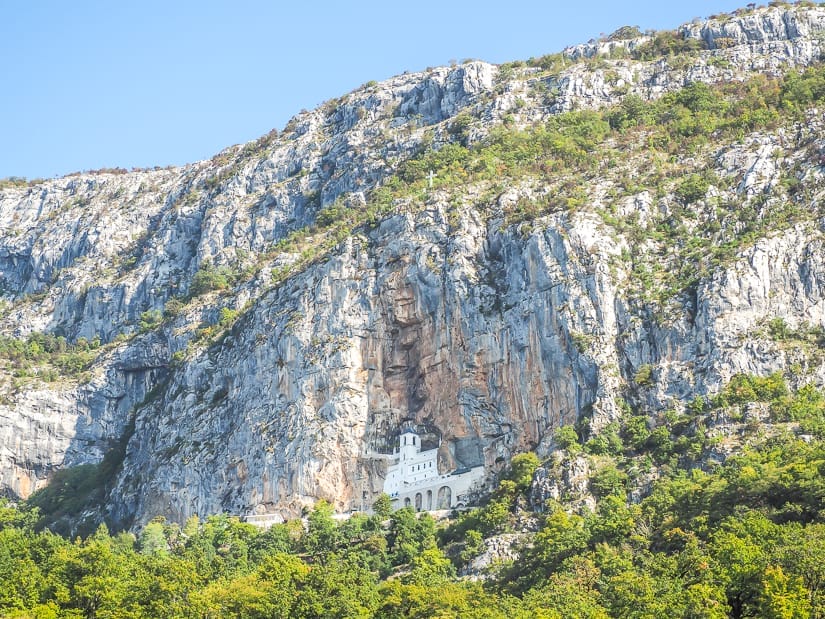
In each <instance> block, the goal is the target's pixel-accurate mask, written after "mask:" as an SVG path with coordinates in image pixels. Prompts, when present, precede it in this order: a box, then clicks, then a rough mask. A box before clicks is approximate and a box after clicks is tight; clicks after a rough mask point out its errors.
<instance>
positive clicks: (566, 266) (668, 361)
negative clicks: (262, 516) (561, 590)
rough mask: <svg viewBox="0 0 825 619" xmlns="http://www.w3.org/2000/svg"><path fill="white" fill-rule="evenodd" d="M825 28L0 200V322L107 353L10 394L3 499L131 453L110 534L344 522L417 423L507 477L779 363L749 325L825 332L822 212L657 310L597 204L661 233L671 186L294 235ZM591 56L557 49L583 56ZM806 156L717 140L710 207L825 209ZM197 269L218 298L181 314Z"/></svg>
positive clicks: (721, 30) (808, 47) (765, 33)
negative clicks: (638, 411) (70, 469)
mask: <svg viewBox="0 0 825 619" xmlns="http://www.w3.org/2000/svg"><path fill="white" fill-rule="evenodd" d="M823 25H825V10H822V9H819V8H812V9H795V10H784V9H779V8H774V9H760V10H757V11H755V12H753V13H750V14H745V15H742V16H738V17H734V18H731V19H730V20H729V21H727V22H726V23H721V22H720V21H719V20H717V21H711V22H708V23H707V24H693V25H688V26H685V27H684V28H683V30H682V32H683V33H684V36H688V37H693V38H696V39H701V40H703V41H705V42H706V44H707V46H708V47H710V48H711V49H709V50H707V51H702V52H697V53H696V54H694V55H692V56H690V62H688V63H687V64H686V65H685V66H679V67H675V66H673V67H672V66H669V64H668V61H667V60H654V61H636V60H632V59H629V58H627V57H616V58H604V59H603V62H604V63H606V64H607V66H606V67H605V66H591V65H592V64H593V63H589V62H575V63H574V64H571V65H568V66H566V67H564V68H562V69H560V70H559V71H558V72H557V73H555V74H553V75H550V74H547V73H542V72H541V70H539V69H536V68H526V69H524V70H523V71H522V72H515V73H513V74H510V75H506V74H505V75H502V71H501V70H500V69H499V68H498V67H495V66H493V65H489V64H486V63H483V62H471V63H466V64H463V65H460V66H457V67H453V68H441V69H433V70H429V71H426V72H423V73H416V74H408V75H402V76H399V77H396V78H393V79H391V80H388V81H387V82H383V83H381V84H367V85H365V86H364V87H362V88H360V89H358V90H356V91H355V92H353V93H350V94H348V95H345V96H344V97H342V98H340V99H338V100H334V101H330V102H327V103H326V104H324V105H322V106H321V107H320V108H319V109H317V110H314V111H312V112H303V113H301V114H299V115H298V116H296V117H295V118H294V119H293V120H292V121H290V123H289V124H288V126H287V127H286V128H285V129H284V130H283V131H282V132H280V133H278V132H273V133H272V134H270V135H268V136H265V137H264V138H262V139H261V140H258V141H256V142H252V143H250V144H246V145H242V146H237V147H232V148H229V149H227V150H225V151H224V152H222V153H220V154H219V155H217V156H216V157H215V158H213V159H212V160H210V161H204V162H199V163H195V164H192V165H189V166H185V167H183V168H175V169H164V170H145V171H133V172H128V173H125V174H113V173H109V172H101V173H87V174H82V175H78V176H72V177H67V178H63V179H55V180H50V181H46V182H45V183H43V184H40V185H34V186H30V187H11V188H3V189H0V290H2V295H3V299H4V306H3V309H2V312H1V313H0V330H2V331H3V332H4V333H6V334H9V335H14V336H18V337H25V336H26V335H27V334H28V333H30V332H33V331H46V332H50V333H53V334H56V335H61V334H62V335H64V336H66V337H67V338H68V340H69V342H74V341H76V340H77V339H78V338H81V337H83V338H86V339H88V340H92V339H94V338H98V339H99V340H100V341H101V344H102V347H101V349H100V350H101V353H100V356H99V357H98V360H97V361H96V363H95V364H94V365H93V367H92V369H91V370H90V372H89V376H88V380H86V381H85V382H82V383H81V384H77V383H76V382H72V381H66V380H61V381H58V382H57V383H55V384H47V383H43V382H39V381H37V380H32V381H30V382H28V383H25V384H22V385H21V384H17V386H16V387H14V386H13V383H12V381H11V380H9V381H7V382H5V383H3V384H4V385H6V387H7V391H8V394H7V395H5V396H4V398H3V399H2V400H0V418H2V420H3V423H2V424H0V484H2V487H3V488H4V489H5V491H6V492H7V493H9V494H13V495H15V496H27V495H28V494H30V493H31V492H32V491H33V490H34V489H35V488H37V487H39V486H42V485H43V484H45V483H47V481H48V479H49V476H50V475H51V474H52V473H53V472H54V471H55V470H56V469H58V468H61V467H66V466H72V465H75V464H80V463H87V462H98V461H100V459H101V458H102V457H103V454H104V453H106V451H107V450H108V449H110V448H111V447H112V446H113V445H114V444H115V443H117V442H118V441H119V440H120V439H121V438H123V439H124V440H125V439H128V441H127V442H126V450H125V456H124V460H123V463H122V467H121V468H120V470H119V472H118V474H117V477H116V479H114V480H112V481H111V484H112V486H111V492H110V495H109V499H108V502H107V504H106V506H105V507H104V509H103V512H102V513H101V517H106V518H107V519H108V520H109V521H110V522H112V523H115V524H117V525H130V524H132V523H136V524H140V523H142V522H145V521H146V520H148V519H150V518H151V517H153V516H154V515H157V514H164V515H166V516H167V517H168V518H171V519H174V520H178V521H183V520H185V519H186V518H187V517H188V516H190V515H193V514H207V513H213V512H218V511H229V512H232V513H237V514H246V513H250V512H253V511H254V512H256V513H261V512H281V513H284V514H286V515H291V514H296V513H299V512H300V511H301V509H302V508H303V507H304V506H306V505H308V504H311V503H312V502H314V501H315V500H317V499H318V498H321V497H323V498H327V499H329V500H331V501H333V503H334V504H335V506H336V507H337V508H338V509H339V510H342V511H343V510H348V509H350V508H353V507H355V506H358V505H360V504H361V503H362V502H363V501H364V500H367V501H369V502H371V500H372V499H373V498H374V497H375V496H376V495H377V493H379V492H380V491H381V489H382V487H383V484H382V482H383V474H384V471H385V467H386V461H385V460H382V459H381V458H380V457H376V454H380V453H388V452H389V451H390V450H391V447H392V440H393V438H394V435H395V432H396V431H397V428H398V427H399V425H400V424H401V422H402V421H403V420H407V419H410V420H412V421H414V422H415V423H418V424H424V425H426V426H427V427H433V428H435V429H437V431H438V433H439V435H440V437H441V439H442V440H441V446H440V448H439V455H438V461H439V468H440V470H441V472H448V471H451V470H454V469H461V468H464V467H468V466H473V465H475V464H477V463H478V462H482V463H483V464H484V465H485V467H486V469H487V470H488V471H489V472H490V473H491V474H492V473H493V472H495V471H497V470H498V469H500V468H501V466H502V463H504V462H506V461H508V460H509V458H510V457H511V456H512V455H513V454H514V453H517V452H520V451H523V450H526V449H534V450H537V451H538V452H539V453H541V454H542V455H547V454H550V453H552V452H553V450H554V448H555V445H554V444H553V435H554V431H555V429H556V428H558V427H559V426H560V425H562V424H567V423H573V422H576V421H580V420H582V419H587V420H588V423H589V428H590V431H591V432H594V433H595V432H598V431H599V429H600V428H601V427H603V426H604V425H606V424H607V423H609V422H610V421H612V420H615V419H617V418H618V417H619V415H620V414H621V413H620V409H619V406H618V404H617V402H618V401H619V399H620V398H621V397H629V398H632V399H634V401H635V402H636V403H644V404H645V405H647V406H650V407H652V408H654V409H656V408H661V407H664V406H670V405H673V403H674V402H676V403H677V404H678V402H681V401H684V400H686V399H688V398H692V397H693V396H694V395H696V394H704V393H708V392H712V391H713V390H715V389H718V387H719V385H720V384H722V383H723V382H724V381H725V380H726V379H727V378H729V377H730V376H731V375H733V374H734V373H737V372H760V373H761V372H768V371H771V370H773V369H776V368H780V367H782V366H783V364H784V363H786V362H787V351H783V350H780V349H778V348H776V347H772V346H771V345H770V343H769V342H766V341H765V339H764V338H761V339H760V337H758V335H756V334H755V332H756V331H757V330H758V329H759V328H760V325H763V324H764V321H765V320H766V319H769V318H772V317H776V316H781V317H783V318H784V319H785V320H787V321H788V322H789V323H790V324H794V325H796V324H803V323H809V324H813V325H822V324H825V315H823V308H825V304H824V302H825V296H824V294H825V288H823V285H824V284H825V272H823V268H822V264H823V260H822V257H823V248H822V233H821V230H820V229H819V228H818V227H817V226H816V225H812V224H811V223H810V222H808V223H800V224H799V225H797V226H796V227H789V228H785V229H783V230H778V231H775V232H772V233H770V234H765V235H763V237H762V238H760V239H758V240H757V241H756V242H754V243H752V244H751V245H749V246H748V247H746V248H745V249H744V250H743V251H742V252H740V254H739V255H738V256H737V257H736V259H735V260H732V261H730V262H729V263H726V264H724V265H721V266H719V268H717V269H716V270H715V271H714V272H713V273H712V274H710V275H709V276H708V277H706V278H703V279H702V280H701V281H700V282H699V284H698V285H697V286H696V287H695V288H694V289H692V290H691V291H690V294H687V295H683V296H679V297H678V299H676V301H675V304H676V305H675V307H672V308H670V310H669V312H670V313H668V314H667V315H664V314H658V315H657V314H656V313H655V312H654V311H653V309H651V307H650V306H649V305H645V304H644V303H640V302H639V301H638V299H637V298H636V297H635V296H634V295H633V294H632V287H633V282H632V277H631V274H630V267H629V265H628V263H627V256H628V255H629V252H644V251H646V249H645V247H635V246H632V244H631V242H630V241H629V240H628V238H627V237H626V236H624V235H622V234H620V233H618V232H617V231H616V230H615V229H613V228H611V227H609V226H607V225H605V221H604V219H603V218H602V217H601V216H600V215H599V212H600V208H601V207H602V206H604V205H605V203H606V201H608V200H612V201H613V202H615V205H616V208H617V213H619V214H620V216H621V217H624V218H627V219H633V220H635V221H639V222H642V224H645V222H647V221H653V220H654V219H655V218H657V217H660V216H662V213H666V212H667V211H668V209H669V208H670V206H668V205H669V204H672V196H671V197H670V198H669V197H668V196H665V197H662V196H654V195H653V194H652V193H651V192H648V191H640V192H638V193H635V194H634V195H631V196H625V197H619V198H610V197H609V196H608V190H609V187H608V185H609V183H608V182H607V181H605V182H604V183H602V184H600V183H599V182H594V183H593V184H592V186H591V187H589V188H588V190H589V191H590V193H589V194H588V200H589V202H588V205H587V207H584V208H581V209H578V210H576V211H574V212H567V211H559V212H557V213H555V214H551V215H548V216H545V217H543V218H541V219H540V220H538V221H536V222H534V223H533V224H532V225H531V226H518V225H509V223H508V222H507V221H506V220H505V216H504V213H505V211H506V210H507V209H508V208H510V206H512V205H513V204H516V203H518V202H519V201H520V200H522V199H534V198H536V197H537V196H538V195H541V194H542V192H543V191H544V192H546V191H548V190H547V189H546V188H545V189H543V188H542V187H540V186H537V185H536V183H535V182H533V181H530V180H529V179H528V180H525V181H524V182H523V183H513V184H512V185H511V186H508V187H495V186H489V185H485V186H477V187H476V186H470V187H466V188H464V189H463V190H462V193H461V195H458V194H456V193H455V192H452V191H450V190H449V189H443V190H441V189H430V190H428V191H426V192H425V193H424V194H422V195H418V196H415V197H413V198H410V199H409V200H408V201H406V202H403V201H402V202H396V203H395V204H394V205H393V210H392V213H391V214H390V215H389V216H386V217H383V218H381V219H379V221H377V222H375V223H374V225H368V226H363V227H361V228H358V229H356V230H355V232H354V233H353V234H349V235H343V236H342V238H341V239H339V241H340V242H339V244H338V245H336V246H335V247H334V249H332V250H331V251H330V252H328V253H318V255H317V256H315V259H314V260H304V258H303V257H302V255H311V256H314V254H312V249H313V248H312V247H311V246H298V245H290V244H289V242H288V241H289V239H291V238H294V237H290V234H291V233H293V232H294V231H297V230H301V229H305V228H307V227H308V226H311V225H312V224H313V222H316V221H317V218H318V216H319V214H320V213H329V212H330V210H329V209H341V210H342V212H346V211H347V210H348V209H364V208H368V200H369V196H370V192H371V191H372V190H374V189H375V188H377V187H380V186H381V185H382V184H385V183H387V182H388V179H390V178H391V177H392V175H393V174H396V173H397V172H398V171H399V169H402V168H403V163H404V162H405V161H406V160H408V159H410V158H411V157H414V156H415V155H417V154H418V153H419V152H420V151H421V150H422V149H425V148H439V147H441V146H443V145H445V144H447V143H450V142H459V141H461V142H465V143H474V142H478V141H479V140H482V139H483V138H484V136H486V135H488V134H489V132H490V131H491V130H492V129H493V128H495V127H496V126H499V124H500V122H502V121H504V120H505V119H506V121H507V123H508V126H519V125H524V126H526V125H529V124H531V123H536V122H541V121H542V120H544V119H546V118H547V117H549V116H550V115H552V114H555V113H558V112H559V111H563V110H567V109H571V108H573V107H588V106H589V107H599V106H603V105H607V104H611V103H615V102H617V101H618V100H619V99H620V98H621V97H622V96H625V95H627V94H639V95H641V96H643V97H644V98H654V97H657V96H660V95H662V94H663V93H666V92H670V91H673V90H675V89H678V88H681V87H682V86H684V85H685V84H686V83H687V82H689V81H696V80H704V81H708V82H715V81H720V80H730V79H742V78H744V77H746V76H747V75H749V74H751V73H753V72H754V71H757V72H781V71H783V70H786V69H787V68H789V67H797V66H804V65H807V64H810V63H811V62H813V61H814V60H816V59H818V57H819V49H820V47H819V45H820V44H819V39H818V33H820V32H822V29H823ZM722 39H729V40H731V41H733V43H732V44H727V43H726V44H725V48H724V49H721V48H722V47H723V46H722V45H721V44H719V42H720V41H721V40H722ZM646 40H647V39H640V40H639V41H636V42H635V43H627V44H623V46H624V48H627V49H631V50H632V49H634V47H633V46H634V45H635V46H637V47H638V46H639V45H642V44H644V42H645V41H646ZM614 47H615V46H614ZM595 53H596V52H592V51H588V50H585V49H581V50H579V51H575V50H573V51H571V50H568V52H566V57H567V61H566V62H571V63H573V62H574V61H576V60H577V59H578V58H589V57H592V56H593V55H594V54H595ZM620 55H621V54H620ZM714 58H723V59H724V60H725V62H724V63H720V62H718V61H714V60H713V59H714ZM817 126H818V125H817V124H816V122H814V121H812V122H811V124H810V129H809V130H810V131H811V132H812V133H815V132H816V127H817ZM791 142H792V140H790V139H789V138H788V136H786V135H785V134H783V133H782V130H778V131H776V132H774V133H765V134H760V135H754V136H750V137H748V138H747V139H745V140H743V141H741V142H738V143H736V144H731V145H726V146H724V147H722V148H721V150H720V151H719V152H716V153H713V156H712V157H711V159H710V163H709V165H710V166H711V167H713V168H714V169H715V172H716V173H717V174H718V175H719V177H720V178H734V177H735V178H736V179H737V182H736V183H731V186H730V187H721V186H720V187H718V188H715V189H714V191H716V192H717V195H718V196H721V197H723V198H724V197H739V198H741V199H754V200H756V199H758V197H759V196H760V195H761V194H763V193H765V192H766V191H771V190H772V189H774V188H776V187H777V186H778V181H779V179H780V177H781V175H782V174H785V173H786V172H787V170H788V169H789V168H790V167H791V166H793V165H796V164H797V163H799V165H800V166H802V167H803V168H804V170H803V171H806V172H805V174H806V176H804V178H803V180H802V182H803V183H805V184H806V186H810V187H811V188H812V189H811V190H812V191H818V189H817V188H818V183H819V177H820V176H821V175H820V173H819V172H818V163H819V162H818V161H812V160H811V157H810V153H809V151H808V150H805V149H803V148H801V147H799V148H797V146H793V145H791ZM806 148H807V146H806ZM777 149H779V150H782V151H783V155H782V156H781V157H779V156H777V154H776V152H777ZM606 174H607V173H606ZM740 176H741V178H740ZM669 199H670V200H671V202H670V203H669V202H668V200H669ZM706 207H707V210H712V208H713V207H712V205H709V204H708V205H706ZM309 243H311V240H310V241H308V242H307V244H309ZM285 248H286V249H285ZM296 262H299V263H300V264H302V265H303V266H302V267H301V268H300V269H298V268H294V270H293V272H290V274H289V275H288V276H286V277H285V276H283V273H284V272H285V271H287V270H289V268H290V267H289V265H290V264H295V263H296ZM210 269H222V270H221V271H220V273H221V277H224V278H225V280H226V281H225V282H224V283H223V284H221V285H220V286H217V288H218V290H215V291H212V292H208V293H206V294H202V295H200V296H197V298H190V297H191V296H192V295H191V294H190V293H191V292H192V283H193V280H194V279H195V277H196V274H197V273H201V274H203V273H204V272H208V271H209V270H210ZM220 288H226V289H225V290H220ZM173 306H174V307H173ZM164 311H166V316H167V318H166V319H165V321H164V322H163V323H162V324H160V325H157V324H156V322H157V321H158V320H159V317H160V316H161V313H162V312H164ZM641 368H647V372H648V374H649V385H644V386H643V387H644V388H642V386H640V385H639V384H637V381H636V376H637V374H638V373H639V371H640V369H641ZM812 372H813V373H814V375H815V376H817V377H818V379H819V380H822V379H823V378H825V375H823V373H822V372H823V370H822V368H819V367H816V368H813V369H812ZM646 382H647V381H646ZM582 475H584V477H582ZM570 476H571V477H570V480H567V481H564V480H561V481H559V482H558V483H556V482H553V483H555V485H553V483H550V481H547V480H545V481H547V484H549V485H547V488H544V490H541V493H543V494H541V493H539V494H541V496H543V497H545V498H547V496H553V493H554V492H555V493H557V494H558V493H559V492H562V490H561V487H562V485H563V483H567V482H570V481H571V480H573V478H575V479H578V480H579V482H581V483H585V482H582V481H581V479H584V478H586V472H585V473H581V475H578V476H577V475H574V472H571V473H570ZM580 478H581V479H580ZM560 484H561V485H560ZM579 485H581V484H579ZM553 488H555V490H554V489H553ZM537 492H538V490H537ZM584 492H585V490H584V489H583V490H582V493H584ZM539 494H537V496H539Z"/></svg>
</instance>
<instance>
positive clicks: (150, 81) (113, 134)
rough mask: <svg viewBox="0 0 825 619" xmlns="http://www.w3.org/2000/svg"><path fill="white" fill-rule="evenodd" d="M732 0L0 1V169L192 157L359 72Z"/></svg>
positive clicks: (30, 170)
mask: <svg viewBox="0 0 825 619" xmlns="http://www.w3.org/2000/svg"><path fill="white" fill-rule="evenodd" d="M744 4H746V0H741V1H740V2H733V1H730V0H715V1H704V0H701V1H700V0H697V1H693V2H686V3H683V2H669V1H664V0H639V1H635V2H616V1H615V0H593V1H586V0H585V1H579V2H572V1H566V2H556V1H552V0H544V1H541V0H534V1H523V0H509V1H505V2H485V1H475V2H466V1H463V0H461V1H456V2H450V1H447V0H442V1H440V2H434V1H432V0H420V1H414V0H413V1H404V2H397V1H395V0H384V1H383V2H378V1H354V2H333V1H331V0H330V1H328V2H326V1H319V0H314V1H313V0H304V1H303V2H301V1H299V0H293V1H291V2H278V1H276V0H270V1H265V0H232V1H230V0H220V1H219V0H198V1H196V0H139V1H131V0H124V1H118V0H106V1H105V2H104V1H92V0H73V1H68V0H3V2H2V12H0V67H2V74H1V75H2V85H1V86H0V178H2V177H5V176H12V175H14V176H26V177H29V178H32V177H48V176H53V175H55V174H66V173H68V172H72V171H75V170H86V169H93V168H100V167H104V166H111V167H114V166H122V167H127V168H128V167H132V166H152V165H167V164H182V163H187V162H191V161H196V160H199V159H204V158H208V157H211V156H212V155H213V154H215V153H216V152H218V151H219V150H221V149H222V148H224V147H226V146H229V145H231V144H236V143H239V142H245V141H248V140H251V139H254V138H256V137H258V136H260V135H262V134H264V133H266V132H267V131H269V130H270V129H272V128H281V127H283V125H284V124H285V123H286V121H287V120H288V119H289V118H290V117H291V116H292V115H293V114H295V113H296V112H298V111H299V110H301V109H302V108H307V109H309V108H312V107H315V106H316V105H318V104H319V103H321V102H323V101H324V100H326V99H329V98H332V97H337V96H339V95H342V94H344V93H345V92H348V91H350V90H352V89H353V88H355V87H357V86H358V85H360V84H362V83H364V82H367V81H369V80H373V79H375V80H381V79H385V78H387V77H390V76H392V75H395V74H397V73H402V72H403V71H416V70H420V69H424V68H426V67H427V66H437V65H444V64H448V63H449V62H450V60H451V59H455V60H459V61H460V60H462V59H464V58H479V59H482V60H487V61H490V62H506V61H508V60H516V59H524V58H528V57H530V56H540V55H543V54H547V53H552V52H556V51H559V50H560V49H561V48H563V47H564V46H566V45H570V44H575V43H580V42H583V41H586V40H588V39H590V38H593V37H598V36H599V35H600V33H609V32H612V31H613V30H615V29H616V28H618V27H619V26H622V25H626V24H627V25H638V26H639V27H641V28H642V29H643V30H645V29H648V28H656V29H659V28H672V27H675V26H677V25H678V24H680V23H682V22H684V21H688V20H690V19H692V18H693V17H705V16H707V15H710V14H712V13H717V12H722V11H730V10H733V9H735V8H737V7H739V6H743V5H744Z"/></svg>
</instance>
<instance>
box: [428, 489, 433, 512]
mask: <svg viewBox="0 0 825 619" xmlns="http://www.w3.org/2000/svg"><path fill="white" fill-rule="evenodd" d="M432 508H433V491H432V490H427V511H430V510H431V509H432Z"/></svg>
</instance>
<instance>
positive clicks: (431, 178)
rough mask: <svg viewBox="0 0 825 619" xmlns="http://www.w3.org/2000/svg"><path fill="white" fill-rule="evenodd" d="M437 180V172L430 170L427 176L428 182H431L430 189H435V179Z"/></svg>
mask: <svg viewBox="0 0 825 619" xmlns="http://www.w3.org/2000/svg"><path fill="white" fill-rule="evenodd" d="M434 178H435V172H433V171H432V170H430V173H429V174H427V180H428V181H430V189H432V188H433V179H434Z"/></svg>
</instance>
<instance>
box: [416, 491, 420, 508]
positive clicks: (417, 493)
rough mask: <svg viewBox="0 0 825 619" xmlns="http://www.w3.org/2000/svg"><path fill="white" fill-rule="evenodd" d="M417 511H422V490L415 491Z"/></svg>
mask: <svg viewBox="0 0 825 619" xmlns="http://www.w3.org/2000/svg"><path fill="white" fill-rule="evenodd" d="M415 511H417V512H420V511H421V493H420V492H416V493H415Z"/></svg>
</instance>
